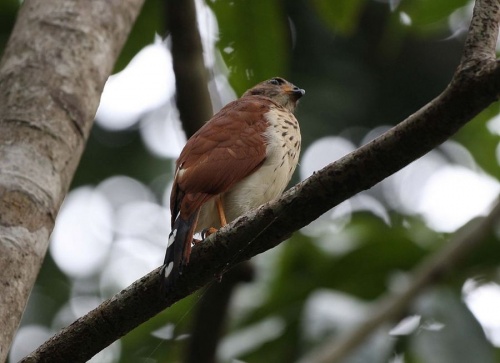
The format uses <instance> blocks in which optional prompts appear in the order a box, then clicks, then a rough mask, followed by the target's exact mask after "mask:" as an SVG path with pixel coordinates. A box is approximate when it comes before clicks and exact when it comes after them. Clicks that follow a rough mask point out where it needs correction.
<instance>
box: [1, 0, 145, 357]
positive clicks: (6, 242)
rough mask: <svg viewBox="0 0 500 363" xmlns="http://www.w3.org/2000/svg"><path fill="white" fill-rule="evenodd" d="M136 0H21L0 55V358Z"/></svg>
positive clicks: (131, 19)
mask: <svg viewBox="0 0 500 363" xmlns="http://www.w3.org/2000/svg"><path fill="white" fill-rule="evenodd" d="M142 3H143V0H123V1H110V0H99V1H87V0H45V1H36V0H26V1H24V3H23V5H22V7H21V9H20V11H19V14H18V18H17V22H16V24H15V27H14V29H13V32H12V35H11V37H10V40H9V42H8V44H7V47H6V49H5V52H4V55H3V58H2V60H1V63H0V286H1V294H0V326H1V329H0V362H3V361H5V359H6V356H7V352H8V350H9V347H10V344H11V341H12V337H13V336H14V333H15V331H16V329H17V327H18V324H19V321H20V318H21V315H22V312H23V310H24V307H25V305H26V302H27V299H28V296H29V293H30V290H31V288H32V286H33V284H34V282H35V279H36V276H37V274H38V271H39V269H40V266H41V264H42V261H43V258H44V256H45V252H46V250H47V246H48V240H49V236H50V233H51V231H52V229H53V227H54V220H55V218H56V215H57V212H58V210H59V207H60V205H61V202H62V200H63V199H64V196H65V194H66V192H67V190H68V188H69V185H70V182H71V179H72V177H73V174H74V172H75V169H76V167H77V165H78V161H79V159H80V156H81V154H82V151H83V149H84V145H85V141H86V139H87V136H88V134H89V131H90V128H91V126H92V121H93V119H94V115H95V111H96V109H97V106H98V103H99V97H100V95H101V91H102V89H103V87H104V83H105V81H106V79H107V77H108V75H109V74H110V72H111V70H112V68H113V65H114V63H115V61H116V58H117V56H118V54H119V52H120V50H121V48H122V46H123V44H124V42H125V40H126V39H127V36H128V33H129V31H130V29H131V27H132V24H133V22H134V20H135V18H136V16H137V14H138V12H139V10H140V8H141V6H142Z"/></svg>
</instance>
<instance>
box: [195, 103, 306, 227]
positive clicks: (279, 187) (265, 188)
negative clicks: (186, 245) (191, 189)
mask: <svg viewBox="0 0 500 363" xmlns="http://www.w3.org/2000/svg"><path fill="white" fill-rule="evenodd" d="M264 117H265V118H266V120H267V121H268V123H269V127H268V128H267V130H266V132H265V133H264V137H265V139H266V142H267V146H266V159H265V161H264V163H263V164H262V165H261V166H260V167H259V168H258V169H257V170H256V171H255V172H254V173H252V174H250V175H249V176H247V177H246V178H244V179H243V180H241V181H240V182H238V183H237V184H235V185H234V186H233V187H232V188H231V189H230V190H229V191H228V192H226V193H224V195H223V196H222V200H223V203H224V210H225V213H226V217H227V221H228V222H230V221H232V220H234V219H236V218H237V217H239V216H240V215H242V214H244V213H246V212H248V211H249V210H250V209H253V208H256V207H258V206H260V205H262V204H264V203H266V202H268V201H270V200H273V199H275V198H277V197H279V196H280V195H281V193H283V191H284V190H285V188H286V186H287V185H288V183H289V182H290V178H291V177H292V174H293V172H294V171H295V167H296V166H297V162H298V160H299V153H300V145H301V138H300V129H299V124H298V122H297V119H296V118H295V117H294V116H293V114H291V113H290V112H288V111H285V110H282V109H278V108H273V109H271V110H270V111H268V112H267V113H266V114H265V115H264ZM227 172H231V171H230V170H228V171H227ZM219 226H220V223H219V219H218V216H217V211H216V208H215V203H214V202H213V200H212V201H209V202H207V203H206V204H205V205H204V206H203V207H202V209H201V213H200V219H199V222H198V227H197V228H196V230H197V231H200V230H202V229H204V228H208V227H216V228H217V227H219Z"/></svg>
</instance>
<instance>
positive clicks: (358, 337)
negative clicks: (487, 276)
mask: <svg viewBox="0 0 500 363" xmlns="http://www.w3.org/2000/svg"><path fill="white" fill-rule="evenodd" d="M499 221H500V203H499V202H498V201H497V203H496V205H495V207H494V208H493V210H492V211H491V213H490V214H489V215H488V216H487V217H484V218H482V219H481V220H475V221H474V222H472V223H471V224H470V225H467V226H466V227H465V228H464V229H462V230H461V231H460V232H457V234H455V236H454V237H453V238H452V239H451V240H450V241H449V242H448V244H447V245H446V246H445V247H444V248H442V249H441V250H439V251H437V252H436V253H435V254H434V255H432V256H430V257H429V258H427V259H426V260H424V261H423V262H422V263H420V264H419V266H418V267H417V268H415V270H414V273H413V276H414V277H413V280H412V281H411V282H410V283H409V286H408V287H407V288H406V290H405V291H404V292H403V293H400V294H397V295H393V296H387V297H386V298H385V299H383V300H382V301H381V302H380V303H379V305H378V306H377V307H375V308H374V309H373V311H374V312H373V314H371V316H370V318H368V319H367V320H366V321H364V322H363V323H362V324H361V325H360V326H359V327H358V328H356V329H355V330H353V331H351V332H350V333H348V334H346V335H345V336H343V337H342V336H341V337H339V336H335V337H334V338H332V339H329V340H328V341H327V342H325V343H323V344H321V346H320V347H318V348H317V349H316V350H315V351H313V352H311V353H310V354H308V355H307V356H305V357H303V358H302V359H301V360H300V361H299V363H334V362H340V361H342V359H344V358H346V356H347V355H348V354H349V353H350V352H351V351H352V350H354V349H355V348H356V347H358V346H359V344H361V343H362V342H363V341H364V340H365V339H366V338H367V337H368V336H369V335H370V334H371V333H373V332H374V331H375V329H377V328H378V327H379V326H380V325H381V324H383V323H385V322H387V321H390V320H393V319H399V318H400V317H401V315H402V314H403V313H404V312H405V310H406V309H407V307H408V305H409V304H410V303H411V302H412V301H413V300H414V299H415V297H417V296H418V295H419V294H420V293H421V292H422V290H424V289H425V288H426V287H428V286H429V285H431V284H433V283H436V282H438V281H439V280H441V279H442V278H443V277H445V276H446V275H447V273H448V272H449V271H450V270H451V269H452V268H453V267H456V266H457V265H458V264H459V263H460V262H461V261H462V260H463V259H464V258H465V257H466V256H467V255H468V254H469V253H470V252H471V251H472V250H473V249H474V248H475V247H477V246H478V245H479V244H480V243H481V242H483V241H484V240H485V239H486V238H487V237H488V235H490V234H491V230H492V228H493V227H494V226H495V225H496V224H497V223H498V222H499Z"/></svg>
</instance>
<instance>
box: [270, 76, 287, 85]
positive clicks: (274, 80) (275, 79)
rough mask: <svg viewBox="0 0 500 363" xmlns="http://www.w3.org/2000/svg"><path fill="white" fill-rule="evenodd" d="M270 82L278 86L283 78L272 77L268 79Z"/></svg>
mask: <svg viewBox="0 0 500 363" xmlns="http://www.w3.org/2000/svg"><path fill="white" fill-rule="evenodd" d="M269 83H270V84H273V85H275V86H279V85H280V84H283V83H284V82H283V80H282V79H281V78H272V79H270V80H269Z"/></svg>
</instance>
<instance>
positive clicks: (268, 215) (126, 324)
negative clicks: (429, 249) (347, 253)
mask: <svg viewBox="0 0 500 363" xmlns="http://www.w3.org/2000/svg"><path fill="white" fill-rule="evenodd" d="M499 20H500V10H499V4H498V1H497V0H478V1H477V2H476V7H475V12H474V19H473V20H472V23H471V27H470V31H469V36H468V38H467V41H466V50H465V51H464V56H463V59H462V62H461V64H460V66H459V68H458V70H457V73H456V74H455V76H454V77H453V79H452V81H451V83H450V85H449V86H448V87H447V88H446V89H445V90H444V91H443V93H441V94H440V95H439V96H438V97H436V98H435V99H434V100H432V101H431V102H430V103H429V104H427V105H425V106H424V107H423V108H421V109H420V110H419V111H417V112H416V113H415V114H413V115H411V116H410V117H408V118H407V119H406V120H404V121H403V122H401V123H400V124H399V125H397V126H395V127H394V128H392V129H391V130H389V131H388V132H386V133H385V134H383V135H381V136H380V137H379V138H377V139H375V140H373V141H372V142H370V143H369V144H367V145H364V146H363V147H361V148H359V149H358V150H356V151H354V152H353V153H351V154H349V155H347V156H345V157H343V158H342V159H340V160H338V161H336V162H334V163H332V164H330V165H328V166H327V167H325V168H324V169H322V170H320V171H318V172H316V173H315V174H314V175H313V176H311V177H310V178H309V179H307V180H305V181H304V182H302V183H300V184H298V185H297V186H295V187H294V188H292V189H291V190H289V191H288V192H286V193H285V194H284V195H283V196H282V198H280V199H279V200H277V201H273V202H271V203H268V204H266V205H265V206H262V207H261V208H259V209H258V210H255V211H252V212H250V213H248V214H247V215H245V216H242V217H241V218H239V219H238V220H236V221H234V222H233V223H231V224H230V225H229V226H227V227H224V228H222V229H221V230H220V231H219V232H218V233H216V234H213V235H211V236H210V237H209V238H208V239H207V240H206V241H205V243H203V244H200V245H198V246H197V247H196V248H194V249H193V253H192V255H191V262H190V264H189V266H188V267H187V268H186V269H185V271H184V273H183V275H182V276H181V278H180V279H179V280H178V281H177V284H176V286H174V287H173V288H172V289H171V290H170V291H168V292H167V295H166V298H165V296H164V295H163V294H162V292H161V288H160V287H161V277H160V275H159V269H156V270H155V271H153V272H151V273H150V274H148V275H147V276H145V277H143V278H142V279H140V280H138V281H137V282H135V283H134V284H133V285H131V286H130V287H129V288H127V289H125V290H123V291H122V292H120V293H119V294H117V295H116V296H114V297H113V298H112V299H110V300H108V301H106V302H104V303H103V304H102V305H101V306H99V307H98V308H96V309H95V310H93V311H91V312H90V313H88V314H87V315H86V316H84V317H82V318H80V319H78V320H77V321H75V322H74V323H73V324H72V325H70V326H69V327H67V328H65V329H63V330H62V331H61V332H60V333H59V334H57V335H56V336H54V337H52V338H51V339H50V340H49V341H47V342H46V343H44V344H43V345H42V346H41V347H40V348H39V349H37V350H36V351H35V352H33V353H32V354H30V355H29V356H28V357H26V358H25V359H24V360H23V362H40V361H51V362H68V361H71V362H79V361H83V360H85V359H88V358H90V357H92V356H93V355H94V354H96V353H97V352H99V351H100V350H101V349H103V348H104V347H106V346H107V345H108V344H110V343H111V342H112V341H113V340H115V339H118V338H119V337H121V336H122V335H124V334H126V333H127V332H128V331H130V330H131V329H133V328H134V327H136V326H137V325H138V324H140V323H142V322H144V321H146V320H147V319H149V318H151V317H152V316H154V315H156V314H157V313H158V312H160V311H161V310H163V309H164V308H166V307H168V306H170V305H172V304H173V303H175V302H176V301H178V300H180V299H181V298H184V297H186V296H187V295H189V294H190V293H192V292H194V291H196V290H197V289H198V288H200V287H201V286H203V285H205V284H207V283H208V282H209V281H212V280H213V279H214V276H220V275H221V274H222V273H224V272H226V271H227V270H228V269H230V268H231V267H232V266H234V265H236V264H237V263H239V262H241V261H244V260H247V259H249V258H251V257H252V256H255V255H256V254H258V253H261V252H264V251H266V250H268V249H270V248H273V247H274V246H276V245H277V244H279V243H281V242H282V241H283V240H285V239H286V238H287V237H288V236H289V235H290V234H291V233H292V232H293V231H295V230H297V229H299V228H301V227H303V226H305V225H307V224H309V223H310V222H311V221H313V220H314V219H316V218H317V217H319V216H320V215H321V214H322V213H324V212H326V211H328V210H329V209H331V208H332V207H334V206H336V205H337V204H339V203H340V202H342V201H344V200H346V199H347V198H349V197H351V196H353V195H355V194H356V193H358V192H360V191H363V190H365V189H368V188H370V187H372V186H374V185H375V184H377V183H378V182H380V181H382V180H383V179H385V178H386V177H388V176H389V175H391V174H392V173H394V172H396V171H397V170H399V169H401V168H403V167H404V166H406V165H408V164H409V163H410V162H412V161H413V160H415V159H417V158H419V157H421V156H422V155H424V154H425V153H427V152H429V151H430V150H432V149H433V148H434V147H436V146H438V145H439V144H441V143H442V142H444V141H445V140H446V139H448V138H449V137H451V136H452V135H453V134H454V133H455V132H456V131H457V130H458V129H459V128H460V127H461V126H463V125H464V124H466V123H467V122H468V121H470V120H471V119H472V118H473V117H474V116H475V115H477V114H478V113H479V112H481V111H482V110H483V109H485V108H486V107H487V106H488V105H489V104H491V103H492V102H494V101H496V100H497V98H498V93H499V90H500V72H499V67H498V64H497V61H496V60H495V47H494V45H495V41H496V38H497V36H498V22H499ZM75 347H81V349H80V351H79V354H78V355H75Z"/></svg>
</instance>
